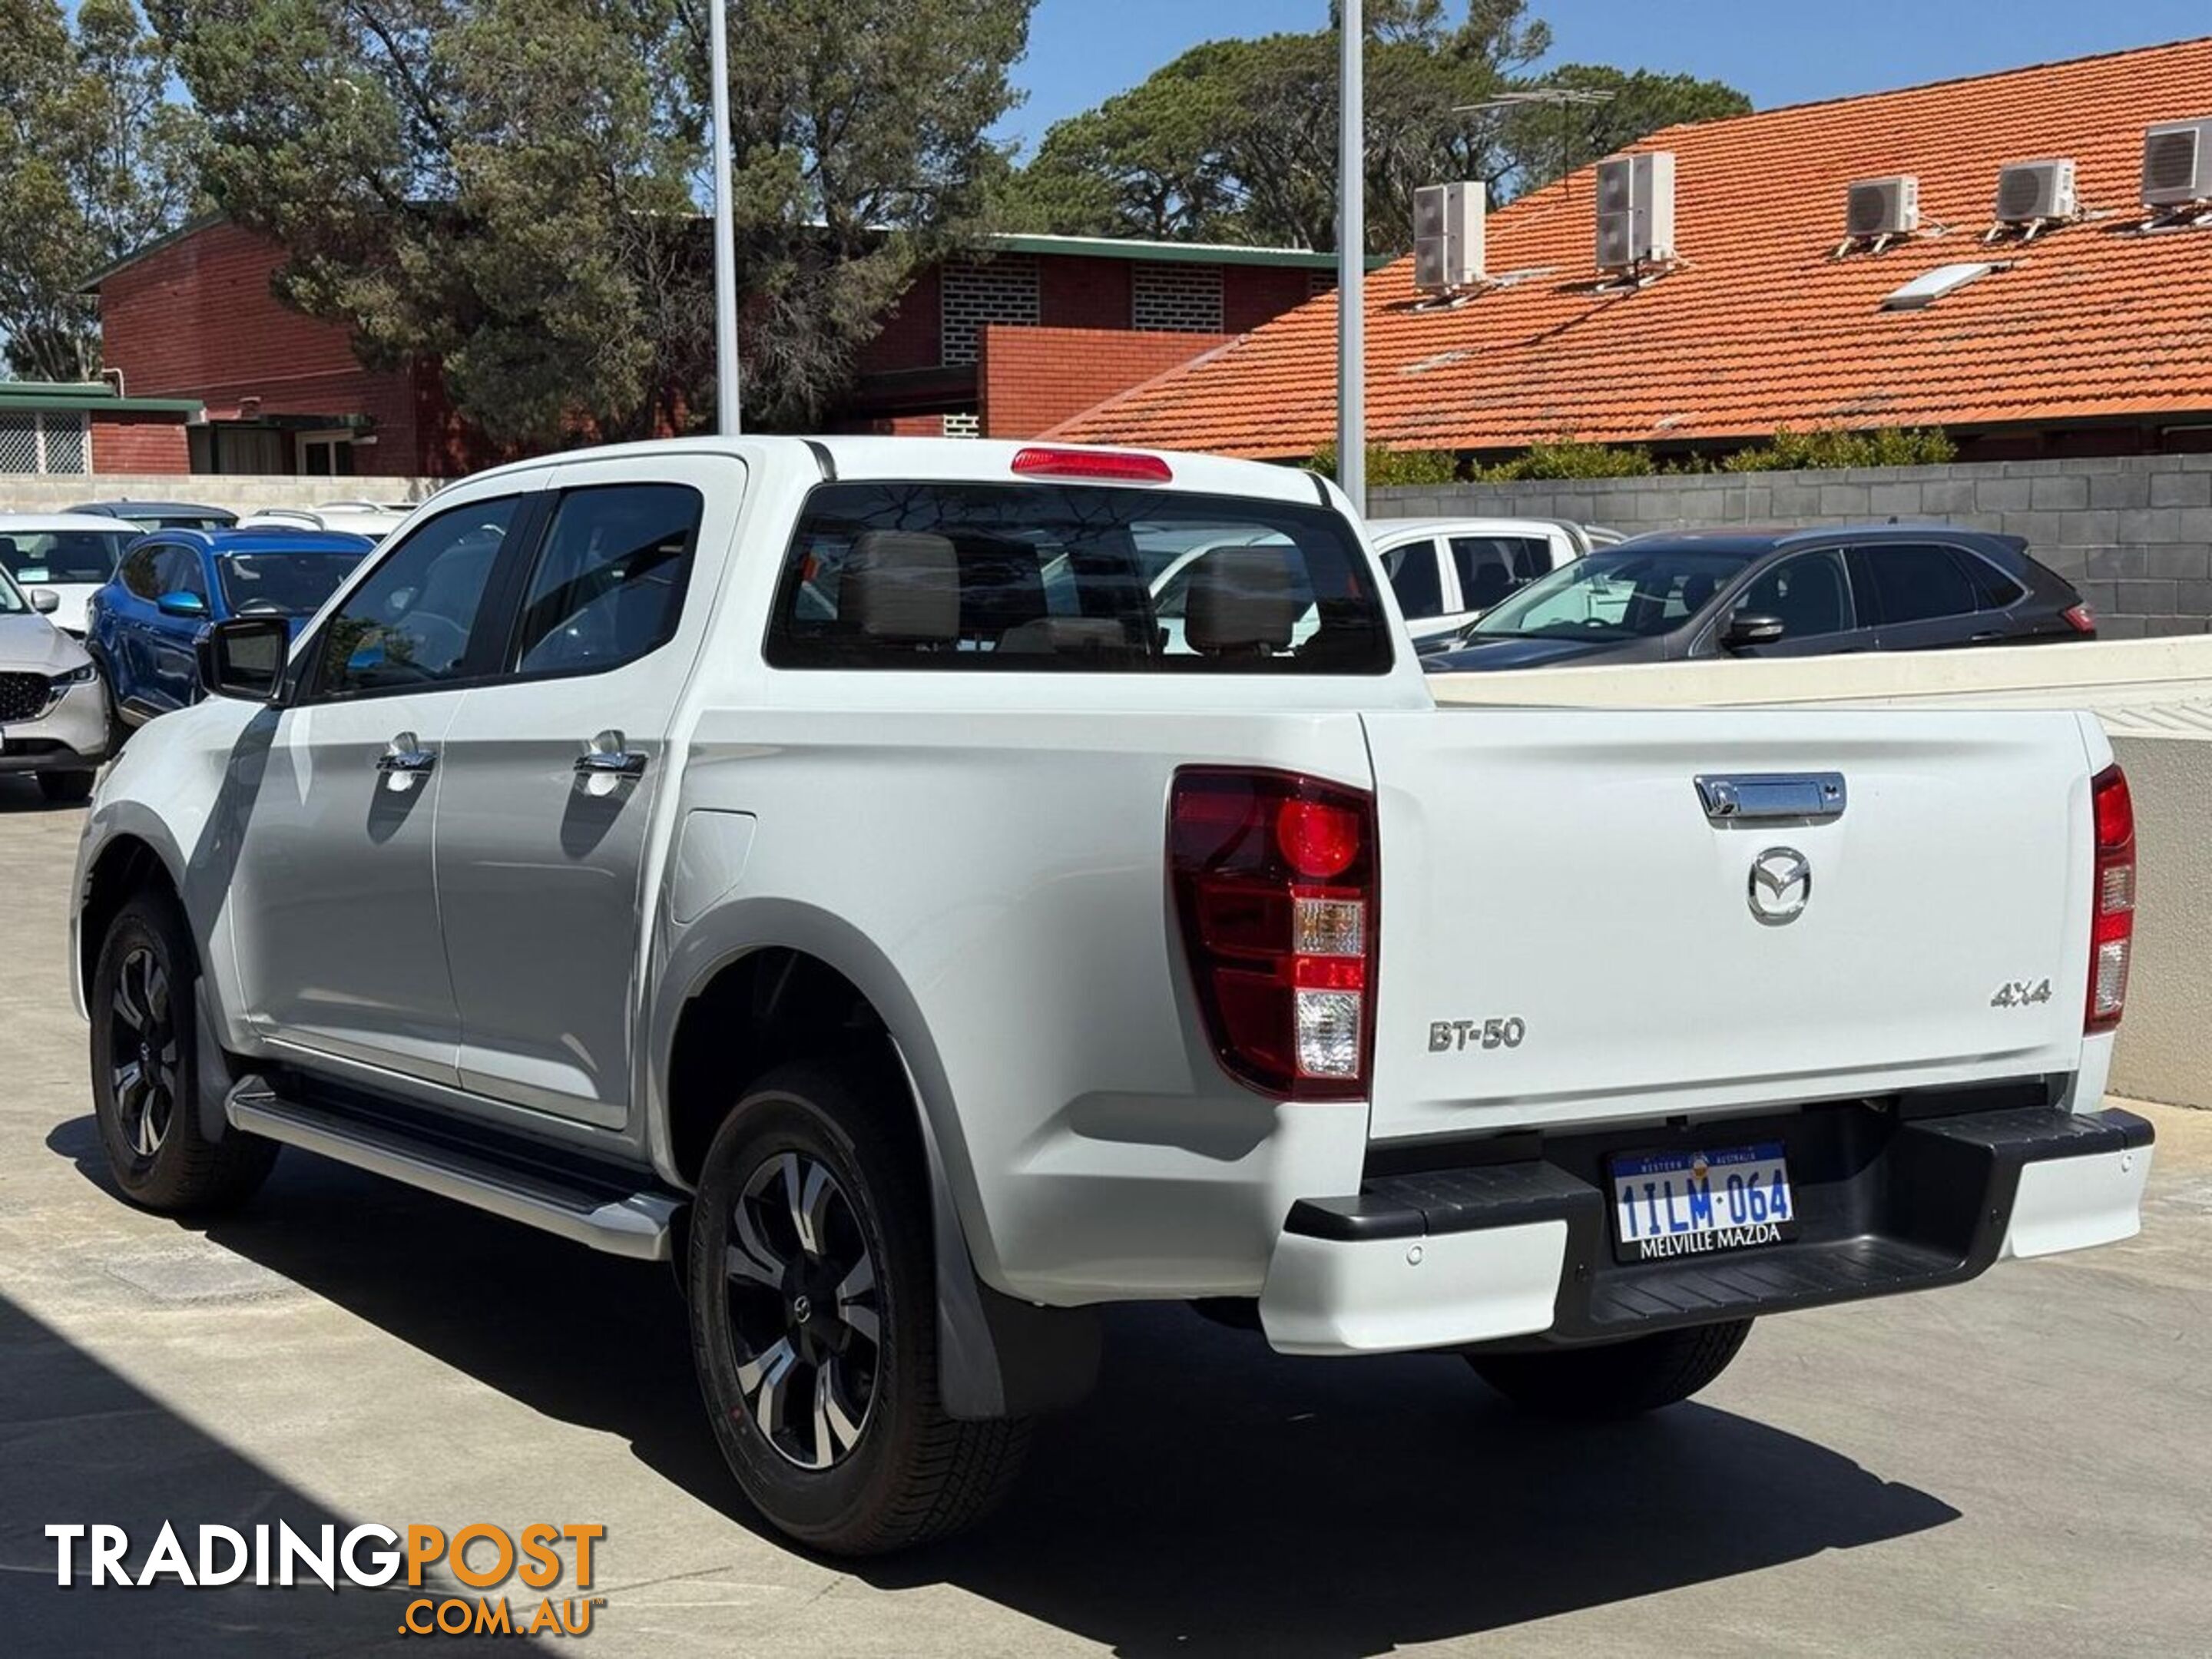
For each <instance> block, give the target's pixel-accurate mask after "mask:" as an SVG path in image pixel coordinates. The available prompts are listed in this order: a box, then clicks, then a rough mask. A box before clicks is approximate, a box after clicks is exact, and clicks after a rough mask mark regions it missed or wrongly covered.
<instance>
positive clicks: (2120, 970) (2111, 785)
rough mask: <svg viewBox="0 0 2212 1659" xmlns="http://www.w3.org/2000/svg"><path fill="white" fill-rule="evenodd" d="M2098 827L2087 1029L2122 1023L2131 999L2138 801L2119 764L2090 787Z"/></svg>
mask: <svg viewBox="0 0 2212 1659" xmlns="http://www.w3.org/2000/svg"><path fill="white" fill-rule="evenodd" d="M2089 799H2090V800H2091V802H2092V803H2093V805H2092V809H2091V810H2092V816H2093V819H2094V822H2095V823H2096V826H2097V879H2096V884H2095V889H2094V895H2095V896H2094V897H2093V899H2092V900H2091V904H2090V911H2089V1001H2088V1010H2087V1017H2086V1019H2085V1021H2084V1025H2083V1029H2084V1030H2091V1031H2106V1030H2111V1029H2112V1027H2113V1026H2115V1025H2118V1024H2119V1023H2120V1014H2121V1012H2122V1011H2123V1010H2124V1009H2125V1007H2126V1006H2127V1000H2128V955H2129V952H2130V950H2131V948H2132V947H2133V945H2134V944H2135V932H2136V804H2135V799H2134V797H2133V796H2131V795H2130V794H2129V793H2128V775H2127V774H2126V773H2124V772H2123V771H2121V770H2120V769H2119V768H2118V767H2117V766H2108V767H2106V769H2104V770H2103V771H2101V772H2100V773H2098V774H2097V775H2096V778H2095V780H2094V781H2092V782H2091V784H2090V786H2089Z"/></svg>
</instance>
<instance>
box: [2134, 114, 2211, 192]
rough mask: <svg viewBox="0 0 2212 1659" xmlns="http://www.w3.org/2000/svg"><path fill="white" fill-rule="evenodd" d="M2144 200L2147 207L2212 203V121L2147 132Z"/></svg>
mask: <svg viewBox="0 0 2212 1659" xmlns="http://www.w3.org/2000/svg"><path fill="white" fill-rule="evenodd" d="M2142 199H2143V205H2144V206H2145V207H2179V206H2182V205H2184V204H2187V203H2190V202H2203V201H2212V117H2204V118H2199V119H2197V120H2194V121H2165V122H2161V123H2160V125H2157V126H2154V127H2150V128H2148V129H2146V130H2145V131H2144V133H2143V147H2142Z"/></svg>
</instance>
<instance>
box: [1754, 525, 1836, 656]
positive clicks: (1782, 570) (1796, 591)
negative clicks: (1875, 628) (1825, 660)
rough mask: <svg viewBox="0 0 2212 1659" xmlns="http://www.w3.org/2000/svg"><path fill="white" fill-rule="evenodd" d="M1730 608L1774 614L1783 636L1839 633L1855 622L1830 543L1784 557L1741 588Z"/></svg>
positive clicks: (1767, 614) (1755, 614) (1763, 614)
mask: <svg viewBox="0 0 2212 1659" xmlns="http://www.w3.org/2000/svg"><path fill="white" fill-rule="evenodd" d="M1735 608H1736V610H1737V611H1738V612H1740V613H1743V614H1747V615H1751V616H1756V617H1779V618H1781V621H1782V629H1783V634H1782V636H1783V638H1784V639H1788V640H1802V639H1813V638H1817V637H1818V636H1819V635H1823V634H1844V633H1848V632H1850V630H1851V629H1854V628H1856V627H1857V626H1858V623H1857V621H1856V620H1855V619H1854V617H1853V615H1852V611H1851V585H1850V579H1849V577H1848V576H1847V575H1846V574H1845V572H1844V556H1843V554H1842V552H1841V551H1840V550H1837V549H1835V548H1832V547H1831V548H1823V549H1822V550H1820V552H1818V553H1801V554H1799V555H1798V556H1796V558H1794V559H1784V560H1783V561H1782V562H1781V563H1779V564H1778V565H1776V566H1775V567H1774V568H1772V569H1771V570H1769V571H1767V572H1765V574H1763V575H1761V576H1759V578H1758V579H1757V580H1754V581H1753V583H1752V584H1751V586H1748V587H1747V588H1745V589H1744V591H1743V597H1742V598H1741V599H1738V600H1737V601H1736V604H1735Z"/></svg>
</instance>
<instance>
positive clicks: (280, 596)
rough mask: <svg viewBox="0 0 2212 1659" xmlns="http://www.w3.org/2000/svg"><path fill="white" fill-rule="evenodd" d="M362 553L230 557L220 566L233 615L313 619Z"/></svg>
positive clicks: (222, 559) (218, 573) (218, 572)
mask: <svg viewBox="0 0 2212 1659" xmlns="http://www.w3.org/2000/svg"><path fill="white" fill-rule="evenodd" d="M366 552H368V549H367V548H365V547H364V548H363V549H362V550H361V553H229V554H225V555H224V556H222V557H220V558H218V559H217V560H216V562H215V569H216V580H219V581H220V582H222V597H223V599H224V600H225V602H226V603H227V604H228V605H229V606H230V609H231V614H232V615H234V616H239V617H312V616H313V615H314V614H315V612H316V611H320V610H321V609H322V608H323V602H324V601H325V599H329V598H330V596H331V594H333V593H335V592H337V591H338V584H339V583H340V582H342V581H343V580H345V579H346V578H347V577H348V576H349V575H350V574H352V572H353V568H354V566H356V565H357V564H359V563H360V562H361V560H362V553H366Z"/></svg>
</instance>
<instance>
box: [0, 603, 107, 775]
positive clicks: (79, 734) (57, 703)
mask: <svg viewBox="0 0 2212 1659" xmlns="http://www.w3.org/2000/svg"><path fill="white" fill-rule="evenodd" d="M60 604H61V600H60V599H59V597H58V595H56V594H55V593H54V592H52V591H51V590H49V589H47V588H43V587H34V588H33V589H32V590H31V591H30V592H28V593H26V592H24V591H23V590H22V589H21V587H18V586H16V585H15V578H14V577H12V576H10V575H9V574H8V573H7V572H6V571H5V570H4V569H0V773H6V772H28V773H31V774H33V775H35V776H36V777H37V778H38V780H39V787H40V790H41V791H42V792H43V793H45V795H46V799H48V800H52V801H81V800H84V799H87V798H88V797H89V796H90V795H91V793H92V780H93V773H94V770H95V769H97V768H98V767H99V765H100V762H101V761H102V760H103V759H105V758H106V754H107V691H106V687H105V686H103V685H102V684H100V672H99V671H98V670H97V669H95V668H94V666H93V665H92V659H91V658H90V657H88V656H87V655H86V654H85V649H84V647H83V646H82V645H80V644H78V643H77V641H75V640H73V639H71V638H70V636H69V635H66V634H64V633H63V632H62V630H61V629H58V628H57V627H55V626H54V624H53V623H52V622H50V621H49V620H48V619H47V618H48V617H49V616H50V615H51V614H52V612H53V611H56V610H58V608H59V607H60Z"/></svg>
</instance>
